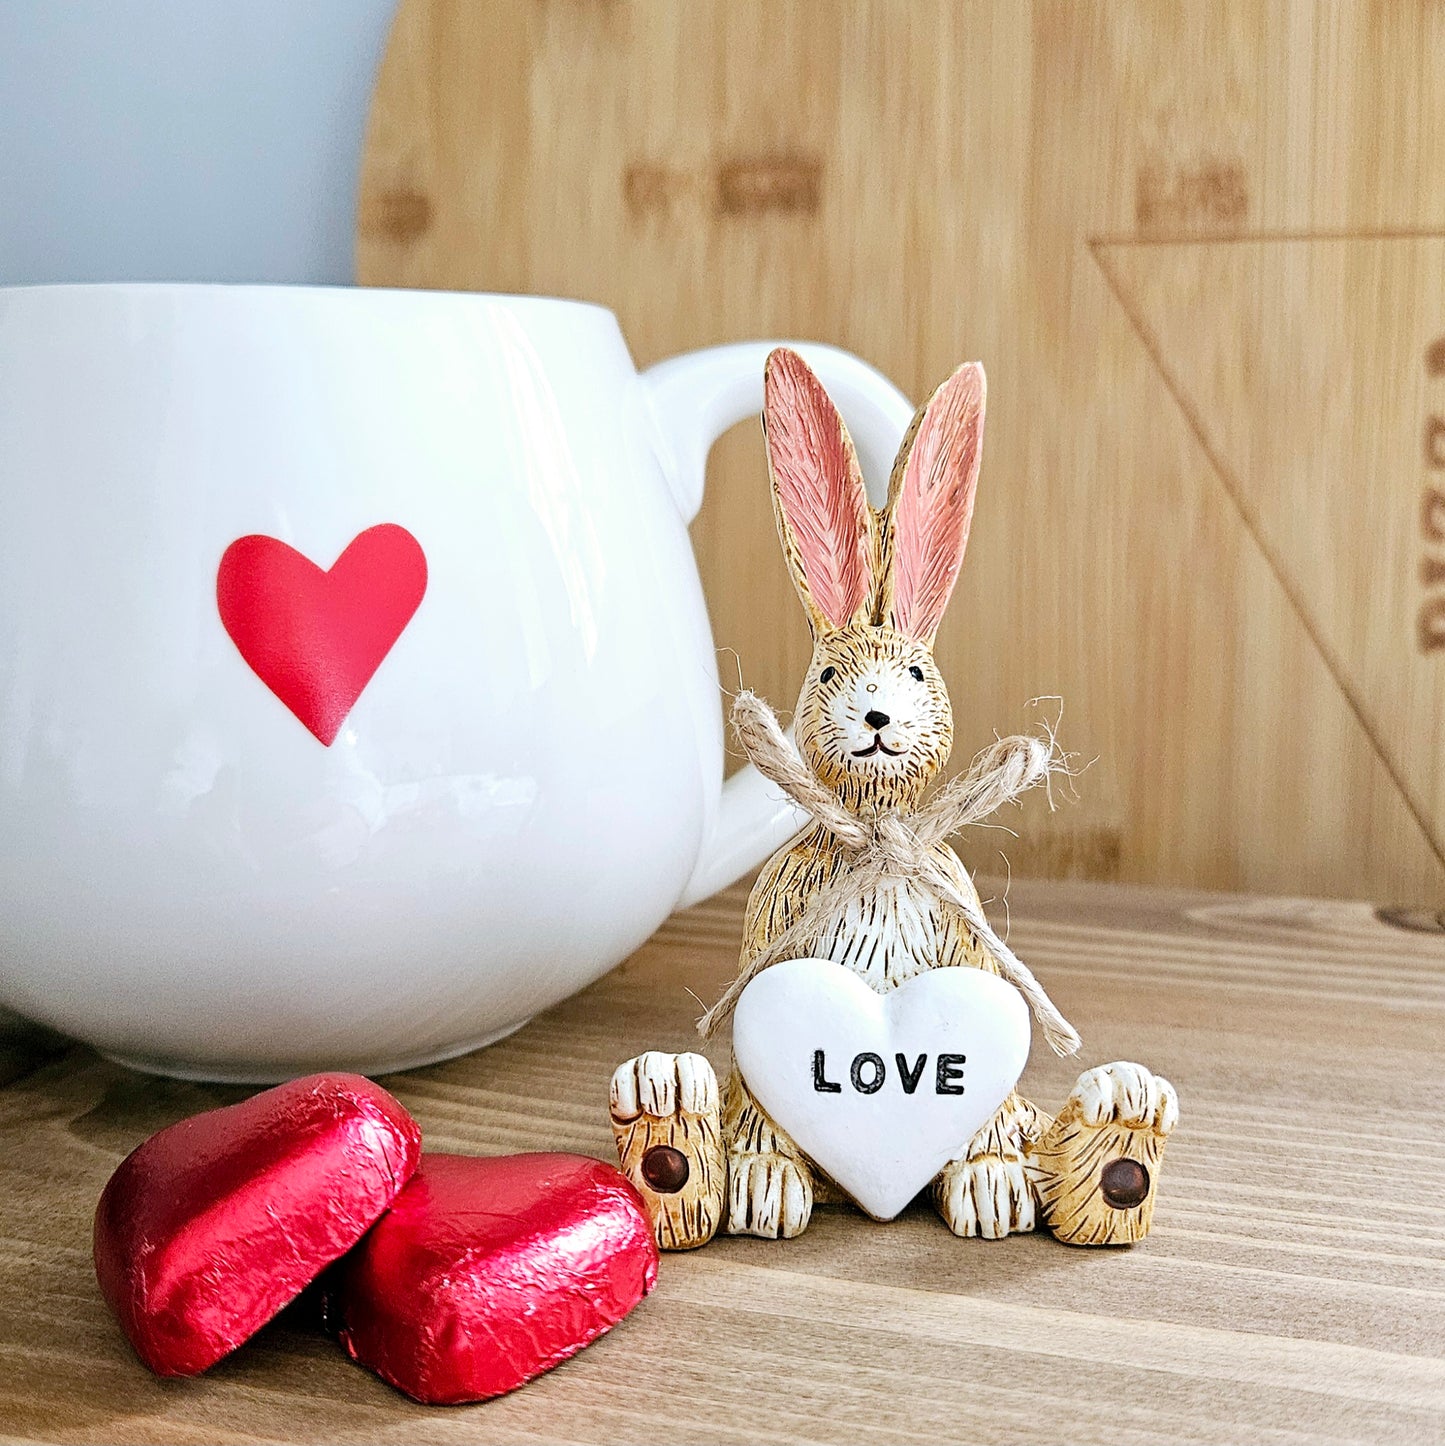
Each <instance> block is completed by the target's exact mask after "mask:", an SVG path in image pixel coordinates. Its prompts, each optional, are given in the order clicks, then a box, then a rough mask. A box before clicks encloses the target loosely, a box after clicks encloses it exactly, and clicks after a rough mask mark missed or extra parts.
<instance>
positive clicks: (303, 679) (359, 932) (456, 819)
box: [0, 286, 910, 1081]
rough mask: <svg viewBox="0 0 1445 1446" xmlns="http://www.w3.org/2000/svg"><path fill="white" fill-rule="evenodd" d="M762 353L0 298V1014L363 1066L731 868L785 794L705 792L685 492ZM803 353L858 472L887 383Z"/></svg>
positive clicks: (266, 306)
mask: <svg viewBox="0 0 1445 1446" xmlns="http://www.w3.org/2000/svg"><path fill="white" fill-rule="evenodd" d="M768 350H769V345H768V344H765V343H757V344H753V343H748V344H743V345H736V346H727V347H720V348H717V349H714V350H710V351H703V352H697V353H694V354H692V355H689V356H684V357H679V358H677V359H675V360H672V361H668V362H664V363H662V364H660V365H658V366H656V367H653V368H651V369H650V370H648V371H646V372H643V373H641V374H640V375H639V374H638V372H637V371H636V369H635V368H634V366H633V363H632V360H631V358H630V357H629V355H628V352H627V348H626V345H625V343H624V341H623V339H622V336H621V334H620V332H619V330H618V327H617V322H616V320H615V318H614V317H613V316H612V315H611V313H610V312H607V311H605V310H603V309H601V308H600V307H596V306H591V305H587V304H583V303H577V302H569V301H557V300H548V299H539V298H515V297H501V296H477V295H453V294H446V293H437V292H396V291H358V290H345V289H337V290H328V289H308V288H283V287H212V286H194V287H192V286H93V287H85V286H80V287H39V288H19V289H12V290H0V1003H4V1004H8V1005H10V1006H11V1007H13V1008H15V1009H17V1010H19V1011H20V1012H22V1013H24V1014H28V1015H30V1016H32V1017H33V1018H36V1019H39V1020H41V1021H43V1022H45V1023H47V1024H50V1025H53V1026H54V1027H56V1028H58V1029H61V1030H63V1031H65V1032H67V1033H69V1034H72V1035H75V1036H78V1037H79V1038H81V1039H83V1040H86V1041H88V1042H90V1043H91V1044H93V1045H95V1046H96V1047H97V1048H98V1049H100V1050H102V1051H103V1052H105V1053H106V1054H109V1055H111V1056H113V1057H115V1058H118V1059H121V1060H123V1061H125V1062H127V1063H131V1064H134V1065H136V1066H138V1067H140V1068H144V1069H151V1070H158V1071H163V1072H167V1073H174V1074H183V1075H191V1076H196V1077H203V1078H214V1079H231V1080H244V1081H260V1080H270V1079H275V1078H280V1077H283V1076H287V1075H292V1074H297V1073H302V1072H305V1071H308V1070H311V1069H318V1068H332V1067H347V1068H353V1069H360V1070H364V1071H367V1072H370V1073H382V1072H385V1071H387V1070H391V1069H398V1068H405V1067H408V1066H411V1065H415V1064H420V1063H424V1062H427V1061H431V1060H436V1059H440V1058H444V1057H446V1056H448V1055H451V1054H456V1053H460V1052H462V1051H464V1050H468V1049H472V1048H475V1047H477V1046H479V1045H481V1044H485V1043H487V1042H489V1041H491V1040H493V1039H496V1038H498V1037H500V1036H501V1035H503V1034H505V1033H507V1032H509V1031H510V1030H512V1029H514V1028H516V1027H517V1026H518V1025H519V1024H521V1023H523V1022H524V1021H525V1020H527V1019H528V1018H529V1017H530V1016H532V1015H533V1014H535V1013H536V1012H537V1011H538V1010H541V1009H544V1008H546V1007H548V1006H549V1005H551V1004H554V1003H556V1002H557V1001H559V1000H561V999H563V998H565V997H566V996H567V995H569V994H571V993H573V992H574V991H575V990H577V989H579V988H581V987H582V986H583V985H585V984H587V983H589V982H590V981H592V980H594V979H596V978H598V977H599V976H600V975H601V974H603V973H604V972H606V970H608V969H609V968H611V967H612V966H613V965H615V964H616V963H618V962H619V961H620V960H621V959H623V958H624V957H625V956H626V955H627V954H628V953H629V952H630V951H631V950H633V949H634V948H635V947H636V946H637V945H638V944H640V943H641V942H642V941H643V940H644V939H645V938H646V937H647V936H648V935H649V934H650V933H651V932H652V931H653V930H654V929H655V928H656V927H657V925H658V924H659V923H660V922H661V921H662V920H663V919H664V918H665V917H666V916H667V914H668V913H669V912H670V911H671V910H672V909H674V908H675V907H677V906H678V905H679V904H685V903H688V902H690V901H693V900H696V899H700V898H703V897H705V896H706V895H707V894H709V893H711V892H712V891H713V890H714V889H716V888H719V887H721V886H722V885H723V884H725V883H727V882H729V881H730V880H732V879H733V878H735V877H737V876H738V875H740V874H741V873H743V872H744V871H745V870H746V869H748V868H750V867H752V866H754V865H755V864H757V863H758V862H759V861H760V860H761V859H762V858H763V857H764V856H765V855H766V854H767V853H768V852H769V851H770V850H771V849H773V848H774V847H776V846H777V845H778V844H779V843H780V842H782V841H783V839H785V838H786V837H787V836H788V835H789V834H790V833H792V832H793V831H795V830H796V828H797V827H798V824H799V819H798V816H797V815H796V814H794V813H793V811H792V810H791V808H789V807H787V806H785V805H784V804H783V802H782V801H781V800H780V798H779V797H778V794H777V791H776V790H774V789H772V788H771V787H770V786H768V785H766V784H765V783H763V782H762V780H761V779H759V778H758V777H757V775H755V774H752V773H750V772H748V771H744V772H743V773H742V774H740V775H737V776H736V777H734V778H733V779H731V780H730V781H729V782H728V784H727V786H726V787H723V784H722V774H723V738H722V729H721V721H720V710H719V706H718V702H719V695H718V680H717V674H716V660H715V656H714V651H713V643H712V638H711V634H710V632H709V628H708V622H707V614H706V610H705V607H704V603H703V598H702V593H701V590H700V587H699V584H698V577H697V570H696V566H695V563H694V560H693V556H692V552H691V548H690V544H689V540H688V535H687V523H688V521H689V519H690V518H691V516H692V515H693V514H694V513H695V512H696V510H697V507H698V504H699V502H700V500H701V492H702V482H703V471H704V463H705V460H706V457H707V452H708V449H709V447H710V446H711V444H712V442H713V440H714V439H715V438H716V437H717V436H718V435H719V434H720V433H721V432H722V431H723V430H724V429H725V428H727V427H728V426H730V425H732V424H733V423H734V422H737V421H739V420H741V419H742V418H744V417H745V416H747V415H748V414H749V413H751V412H754V411H756V410H757V409H758V408H759V407H760V405H761V391H762V369H763V359H764V357H765V355H766V353H767V351H768ZM802 350H803V351H804V353H805V354H806V355H807V356H808V357H809V360H810V361H811V363H812V364H813V366H814V367H816V368H817V370H818V372H819V374H820V375H821V377H822V378H823V380H824V382H825V384H826V385H827V386H828V387H829V389H830V391H831V392H832V393H833V395H834V396H835V397H837V398H838V400H839V403H840V405H841V407H842V409H843V411H844V412H845V413H846V415H847V417H848V421H849V424H850V426H851V427H852V429H853V432H854V436H855V437H857V439H858V442H859V446H860V450H861V452H862V456H863V462H864V467H865V470H866V471H867V472H868V474H869V475H870V476H873V477H874V478H875V479H878V478H881V476H882V474H883V469H884V468H885V467H886V459H887V458H888V457H890V456H891V454H892V451H893V449H894V447H895V446H896V444H897V442H898V439H899V437H900V435H901V434H902V431H903V429H904V427H905V426H906V424H907V421H908V419H909V415H910V408H909V406H908V404H907V402H906V401H905V400H904V398H903V397H902V396H901V395H900V394H899V393H898V392H897V391H896V390H895V389H894V388H893V387H892V386H891V385H890V384H889V383H888V382H887V381H885V380H884V379H883V378H882V377H881V376H880V375H879V374H878V373H877V372H875V371H873V370H872V369H870V368H869V367H867V366H866V365H865V364H864V363H862V362H860V361H859V360H857V358H855V357H852V356H849V355H848V354H847V353H844V352H839V351H836V350H832V349H830V348H824V347H808V346H806V345H804V346H803V347H802ZM758 467H759V476H758V482H757V485H758V486H759V487H763V486H765V485H766V483H765V480H764V475H763V460H762V456H761V450H760V452H759V459H758ZM372 529H380V530H379V531H375V532H373V531H372ZM359 537H360V538H362V541H361V542H359V543H358V544H357V547H356V548H355V549H353V550H351V551H347V549H348V548H349V547H350V545H351V544H352V543H353V541H354V540H356V539H358V538H359ZM240 539H246V541H245V542H244V543H241V545H240V546H239V547H236V548H233V547H232V544H236V543H238V540H240ZM283 544H285V545H284V546H283ZM293 549H294V551H293ZM343 553H344V554H345V558H346V560H345V561H344V562H343V563H342V564H341V565H338V566H336V567H334V569H333V564H336V563H337V560H338V559H339V558H341V557H342V555H343ZM298 554H300V555H302V556H298ZM223 558H224V559H225V563H224V565H223ZM304 559H309V560H310V561H309V562H307V561H305V560H304ZM313 564H314V566H313ZM323 570H331V571H329V572H328V573H327V574H326V575H325V576H323ZM418 598H419V599H420V601H419V605H418V603H417V599H418ZM388 645H389V647H388ZM243 653H244V655H243ZM363 654H364V655H365V656H364V657H361V655H363ZM378 655H383V656H381V661H380V664H379V666H376V667H375V671H374V673H372V674H370V676H369V681H366V679H365V677H364V676H363V675H365V674H366V673H367V668H368V666H370V665H371V664H372V662H373V661H374V659H375V658H376V657H377V656H378ZM358 657H360V661H358ZM248 658H249V659H250V661H249V662H248ZM358 670H359V671H358ZM358 679H360V680H361V682H363V683H364V686H362V687H360V688H359V689H358V687H357V683H358ZM308 690H309V691H308ZM323 715H324V716H323ZM328 732H330V733H332V734H333V735H334V736H332V737H331V738H330V740H329V741H328V740H327V738H326V737H325V735H326V734H327V733H328Z"/></svg>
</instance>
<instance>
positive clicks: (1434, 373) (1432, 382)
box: [1416, 336, 1445, 653]
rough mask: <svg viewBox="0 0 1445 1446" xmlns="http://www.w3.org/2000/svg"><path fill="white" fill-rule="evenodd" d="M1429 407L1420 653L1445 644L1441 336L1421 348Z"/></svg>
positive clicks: (1444, 367) (1444, 341) (1444, 369)
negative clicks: (1429, 400)
mask: <svg viewBox="0 0 1445 1446" xmlns="http://www.w3.org/2000/svg"><path fill="white" fill-rule="evenodd" d="M1425 378H1426V381H1427V383H1428V384H1429V386H1430V387H1431V395H1430V399H1431V403H1432V406H1431V410H1430V411H1429V413H1428V414H1427V415H1426V417H1425V482H1424V485H1423V487H1422V488H1421V492H1420V545H1421V553H1420V584H1421V586H1422V587H1423V588H1424V590H1425V595H1424V597H1423V598H1422V599H1421V602H1420V613H1419V619H1418V622H1417V624H1416V627H1417V636H1418V638H1419V644H1420V651H1421V652H1422V653H1434V652H1438V651H1439V650H1440V649H1441V648H1445V336H1441V337H1437V338H1436V339H1435V340H1434V341H1433V342H1431V343H1430V345H1429V346H1428V347H1426V349H1425Z"/></svg>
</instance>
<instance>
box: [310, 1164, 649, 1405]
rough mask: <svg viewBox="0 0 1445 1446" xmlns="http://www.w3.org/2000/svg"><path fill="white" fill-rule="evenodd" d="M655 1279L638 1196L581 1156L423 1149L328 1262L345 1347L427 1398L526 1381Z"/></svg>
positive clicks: (453, 1399)
mask: <svg viewBox="0 0 1445 1446" xmlns="http://www.w3.org/2000/svg"><path fill="white" fill-rule="evenodd" d="M656 1280H657V1246H656V1244H655V1243H654V1242H653V1238H652V1226H651V1223H650V1222H649V1220H648V1218H647V1212H646V1209H645V1208H644V1206H643V1203H642V1199H641V1197H640V1196H639V1195H638V1194H637V1192H636V1190H634V1189H633V1187H632V1185H631V1184H630V1183H629V1182H628V1181H627V1179H626V1178H625V1177H624V1176H623V1175H621V1174H620V1173H619V1172H618V1171H617V1170H615V1169H614V1168H613V1167H612V1166H611V1165H605V1164H603V1163H602V1161H600V1160H593V1159H589V1158H587V1157H585V1156H581V1155H553V1154H547V1155H507V1156H502V1157H499V1158H488V1159H483V1158H478V1157H475V1156H468V1155H432V1154H428V1155H426V1156H424V1157H423V1159H422V1162H421V1165H420V1167H419V1168H418V1170H417V1172H416V1174H415V1175H414V1176H413V1177H412V1181H411V1184H409V1185H408V1186H407V1187H406V1189H405V1190H403V1191H402V1192H401V1194H400V1195H399V1196H398V1197H397V1199H396V1201H395V1203H394V1204H393V1205H392V1208H391V1209H390V1210H389V1211H388V1212H387V1214H386V1215H385V1216H383V1217H382V1219H381V1220H380V1221H379V1222H378V1223H377V1225H376V1228H375V1229H374V1230H372V1232H371V1233H370V1234H369V1235H368V1236H367V1237H366V1239H365V1240H364V1241H362V1243H361V1244H360V1245H359V1246H358V1247H357V1248H356V1249H355V1250H354V1251H353V1252H352V1253H351V1254H350V1255H349V1256H348V1257H347V1258H346V1259H345V1260H344V1261H342V1263H341V1264H340V1265H339V1266H338V1267H337V1269H336V1272H335V1278H334V1285H333V1286H332V1287H331V1295H330V1299H329V1305H330V1310H331V1314H332V1318H333V1319H334V1320H335V1321H336V1322H337V1324H338V1325H339V1327H340V1336H341V1341H342V1344H343V1345H344V1346H345V1347H346V1349H347V1350H348V1351H350V1352H351V1354H352V1355H353V1356H354V1357H355V1358H356V1359H357V1360H358V1361H360V1362H362V1364H363V1365H367V1366H370V1367H371V1368H372V1370H374V1371H375V1372H376V1373H377V1374H378V1375H379V1376H381V1377H382V1379H383V1380H386V1381H389V1382H390V1383H391V1384H392V1385H393V1386H395V1387H397V1388H398V1389H399V1390H401V1391H405V1392H406V1394H407V1395H408V1396H411V1397H413V1398H414V1399H416V1400H418V1401H422V1402H425V1403H426V1404H428V1405H450V1404H455V1403H458V1402H462V1401H481V1400H485V1399H487V1397H489V1396H499V1395H501V1394H502V1392H504V1391H510V1390H513V1389H514V1388H515V1387H517V1386H520V1385H522V1384H523V1383H524V1382H526V1381H530V1380H531V1379H532V1378H533V1377H534V1376H539V1375H541V1374H542V1372H543V1371H546V1370H549V1369H550V1368H551V1367H553V1366H555V1365H557V1364H558V1363H559V1362H561V1361H564V1360H566V1359H567V1357H568V1356H570V1355H573V1354H575V1353H576V1352H577V1351H580V1350H581V1349H582V1347H583V1346H585V1345H587V1344H588V1343H589V1342H590V1341H593V1340H595V1339H596V1338H597V1337H598V1336H600V1335H601V1334H602V1333H603V1332H604V1331H606V1330H608V1329H610V1328H611V1327H612V1326H614V1325H616V1324H617V1322H618V1321H620V1320H621V1319H622V1317H623V1316H625V1315H626V1314H627V1313H628V1312H629V1311H630V1310H631V1309H632V1308H633V1306H635V1305H636V1304H637V1303H638V1301H640V1300H641V1299H642V1297H643V1296H644V1295H646V1294H647V1293H648V1291H650V1290H651V1289H652V1287H653V1285H654V1284H655V1283H656Z"/></svg>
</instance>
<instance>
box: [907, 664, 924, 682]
mask: <svg viewBox="0 0 1445 1446" xmlns="http://www.w3.org/2000/svg"><path fill="white" fill-rule="evenodd" d="M908 676H909V677H910V678H912V679H913V681H914V682H915V683H921V682H922V681H923V669H922V668H920V667H919V666H918V664H917V663H915V664H914V665H913V666H912V667H911V668H910V669H909V670H908Z"/></svg>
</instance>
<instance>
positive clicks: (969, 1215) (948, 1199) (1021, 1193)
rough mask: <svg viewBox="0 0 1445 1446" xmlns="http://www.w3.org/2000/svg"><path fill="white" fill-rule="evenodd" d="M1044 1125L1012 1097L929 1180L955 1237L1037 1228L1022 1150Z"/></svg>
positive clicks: (1031, 1109)
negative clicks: (963, 1150)
mask: <svg viewBox="0 0 1445 1446" xmlns="http://www.w3.org/2000/svg"><path fill="white" fill-rule="evenodd" d="M1048 1124H1049V1118H1048V1116H1047V1115H1041V1114H1040V1113H1039V1112H1038V1110H1036V1109H1035V1108H1034V1107H1033V1105H1031V1104H1030V1103H1029V1102H1028V1101H1027V1100H1026V1099H1024V1098H1023V1097H1022V1096H1020V1095H1017V1094H1013V1095H1010V1096H1009V1098H1008V1099H1007V1100H1005V1101H1004V1103H1003V1104H1002V1105H1001V1106H1000V1107H999V1111H998V1113H997V1114H996V1115H995V1116H994V1117H993V1119H992V1120H990V1121H989V1123H988V1124H987V1125H985V1126H984V1127H983V1129H981V1130H980V1131H979V1132H978V1134H977V1135H975V1136H974V1137H973V1139H972V1140H971V1141H969V1145H968V1149H967V1150H966V1151H965V1152H964V1154H963V1155H962V1157H961V1158H959V1159H957V1160H950V1161H949V1163H948V1164H947V1165H945V1166H944V1167H943V1169H942V1170H941V1171H940V1172H939V1174H938V1176H937V1177H936V1178H935V1180H934V1181H933V1185H932V1187H931V1192H930V1193H931V1195H932V1198H933V1205H934V1208H935V1209H936V1210H937V1211H938V1213H939V1215H940V1216H941V1217H942V1218H943V1223H944V1224H945V1225H947V1226H948V1228H949V1229H950V1230H951V1231H953V1233H954V1234H955V1235H961V1236H966V1237H967V1236H977V1237H980V1238H981V1239H984V1240H1002V1239H1003V1238H1004V1236H1006V1235H1020V1234H1024V1233H1026V1232H1028V1231H1030V1230H1035V1229H1037V1228H1038V1217H1037V1200H1036V1197H1035V1195H1034V1189H1033V1185H1032V1183H1031V1182H1030V1180H1029V1176H1028V1169H1027V1165H1026V1162H1025V1154H1024V1152H1025V1151H1026V1150H1027V1148H1028V1146H1029V1145H1030V1144H1031V1143H1032V1141H1034V1140H1035V1139H1037V1138H1038V1136H1039V1135H1041V1134H1042V1133H1043V1132H1044V1130H1045V1129H1046V1128H1047V1126H1048Z"/></svg>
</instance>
